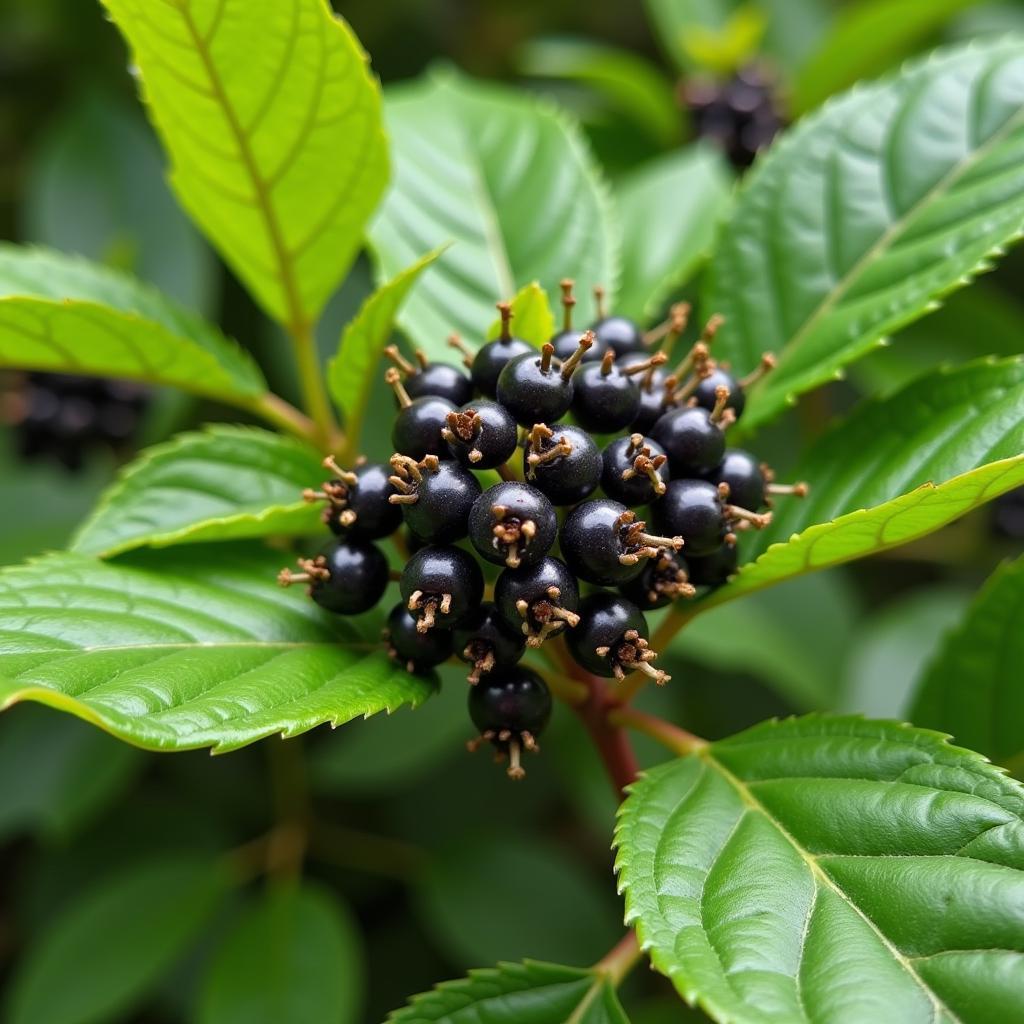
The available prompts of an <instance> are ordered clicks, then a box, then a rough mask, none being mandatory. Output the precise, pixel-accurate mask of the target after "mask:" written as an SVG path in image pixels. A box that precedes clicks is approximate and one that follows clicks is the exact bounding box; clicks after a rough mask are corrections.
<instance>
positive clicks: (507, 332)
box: [495, 302, 515, 341]
mask: <svg viewBox="0 0 1024 1024" xmlns="http://www.w3.org/2000/svg"><path fill="white" fill-rule="evenodd" d="M495 306H497V307H498V314H499V315H500V317H501V333H500V334H499V335H498V338H499V340H501V341H511V340H512V317H513V316H515V314H514V313H513V312H512V303H511V302H496V303H495Z"/></svg>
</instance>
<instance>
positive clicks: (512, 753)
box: [469, 666, 551, 779]
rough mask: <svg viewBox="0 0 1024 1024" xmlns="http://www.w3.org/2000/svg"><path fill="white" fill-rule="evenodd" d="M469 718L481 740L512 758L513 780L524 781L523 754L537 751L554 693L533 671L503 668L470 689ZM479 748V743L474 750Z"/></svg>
mask: <svg viewBox="0 0 1024 1024" xmlns="http://www.w3.org/2000/svg"><path fill="white" fill-rule="evenodd" d="M469 717H470V718H471V719H472V720H473V724H474V725H475V726H476V727H477V729H478V730H479V731H480V740H483V741H488V742H490V743H493V744H494V746H496V747H497V748H498V750H499V751H501V753H502V754H505V755H507V756H508V759H509V767H508V775H509V777H510V778H513V779H521V778H522V777H523V776H524V775H525V774H526V772H525V771H524V770H523V767H522V764H521V756H522V751H523V750H524V749H525V750H531V751H532V750H535V749H536V746H537V744H536V739H537V737H538V736H539V735H540V734H541V733H542V732H543V731H544V729H545V727H546V726H547V724H548V720H549V719H550V718H551V692H550V691H549V690H548V687H547V683H545V682H544V680H543V679H541V677H540V676H539V675H537V673H536V672H534V671H532V670H531V669H528V668H523V667H522V666H516V667H515V668H508V669H499V670H497V671H495V672H492V673H491V674H490V675H488V676H486V677H485V678H484V679H482V680H481V681H480V682H479V683H477V685H476V686H474V687H472V688H471V689H470V691H469ZM478 745H479V741H476V742H474V743H472V744H471V745H470V749H476V747H477V746H478Z"/></svg>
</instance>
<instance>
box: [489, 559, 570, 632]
mask: <svg viewBox="0 0 1024 1024" xmlns="http://www.w3.org/2000/svg"><path fill="white" fill-rule="evenodd" d="M579 601H580V592H579V587H578V585H577V583H576V577H575V576H573V574H572V573H571V572H570V571H569V569H568V567H567V566H566V565H565V563H564V562H561V561H559V559H557V558H551V557H548V558H545V559H544V560H543V561H541V562H538V563H537V564H536V565H531V566H529V567H528V568H525V569H506V570H505V571H504V572H503V573H502V574H501V575H500V576H499V577H498V579H497V582H496V583H495V584H494V603H495V604H496V605H497V607H498V613H499V614H500V615H501V617H502V618H503V619H504V620H505V622H506V623H507V624H508V625H509V626H510V627H511V628H512V629H514V630H516V631H517V632H519V633H521V634H522V635H523V636H525V637H526V643H527V645H528V646H530V647H539V646H540V645H541V644H542V643H543V642H544V641H545V640H546V639H547V638H548V637H550V636H555V635H557V634H558V633H560V632H562V631H563V630H564V629H565V628H566V627H567V626H568V627H570V628H571V627H572V626H574V625H575V624H576V622H577V621H578V619H577V616H576V609H577V607H578V606H579Z"/></svg>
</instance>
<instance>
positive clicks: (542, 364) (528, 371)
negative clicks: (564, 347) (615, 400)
mask: <svg viewBox="0 0 1024 1024" xmlns="http://www.w3.org/2000/svg"><path fill="white" fill-rule="evenodd" d="M593 343H594V336H593V335H592V334H590V332H587V333H586V334H584V335H583V336H582V337H581V338H580V341H579V345H578V347H577V349H576V351H575V352H574V353H573V354H572V355H571V356H570V357H569V358H568V359H566V360H565V361H564V362H561V361H559V360H557V359H555V358H554V351H555V350H554V349H553V348H552V347H551V345H545V346H544V347H543V348H542V349H541V351H540V354H539V355H538V354H536V353H534V354H531V355H525V356H517V357H516V358H515V359H513V360H512V361H511V362H509V363H508V364H507V365H506V366H505V369H504V370H502V371H501V375H500V376H499V377H498V401H499V402H500V403H501V404H502V405H503V406H505V408H506V409H508V411H509V412H510V413H511V414H512V416H513V418H514V419H515V421H516V423H519V424H521V425H522V426H524V427H532V426H533V424H534V423H545V422H548V421H550V422H552V423H553V422H554V421H555V420H557V419H559V418H560V417H562V416H564V415H565V414H566V413H567V412H568V411H569V406H570V405H571V404H572V396H573V373H574V372H575V371H576V367H577V366H578V365H579V363H580V360H581V359H582V358H583V355H584V353H585V352H586V351H587V349H589V348H590V347H591V346H592V345H593Z"/></svg>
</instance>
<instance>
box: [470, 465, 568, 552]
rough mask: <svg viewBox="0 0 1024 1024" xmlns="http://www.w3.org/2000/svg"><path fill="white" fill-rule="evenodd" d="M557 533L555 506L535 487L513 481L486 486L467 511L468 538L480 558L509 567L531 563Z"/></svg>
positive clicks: (549, 546)
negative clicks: (468, 511)
mask: <svg viewBox="0 0 1024 1024" xmlns="http://www.w3.org/2000/svg"><path fill="white" fill-rule="evenodd" d="M557 535H558V518H557V516H556V515H555V507H554V505H552V504H551V502H550V501H549V500H548V499H547V498H546V497H545V496H544V495H543V494H542V493H541V492H540V491H538V490H537V488H536V487H531V486H530V485H529V484H521V483H518V482H517V481H508V482H506V483H500V484H495V485H494V486H493V487H489V488H488V489H487V490H486V491H484V493H483V494H481V495H480V497H479V498H477V499H476V501H475V502H474V503H473V507H472V509H471V510H470V513H469V539H470V541H471V542H472V544H473V547H474V548H476V550H477V551H478V552H479V553H480V556H481V557H482V558H486V559H487V561H488V562H494V564H495V565H505V566H508V567H509V568H510V569H518V568H520V566H528V565H535V564H536V563H537V562H539V561H540V560H541V559H542V558H544V557H545V556H546V555H547V553H548V552H549V551H550V550H551V548H552V546H553V545H554V543H555V538H556V537H557Z"/></svg>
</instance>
